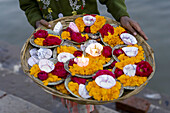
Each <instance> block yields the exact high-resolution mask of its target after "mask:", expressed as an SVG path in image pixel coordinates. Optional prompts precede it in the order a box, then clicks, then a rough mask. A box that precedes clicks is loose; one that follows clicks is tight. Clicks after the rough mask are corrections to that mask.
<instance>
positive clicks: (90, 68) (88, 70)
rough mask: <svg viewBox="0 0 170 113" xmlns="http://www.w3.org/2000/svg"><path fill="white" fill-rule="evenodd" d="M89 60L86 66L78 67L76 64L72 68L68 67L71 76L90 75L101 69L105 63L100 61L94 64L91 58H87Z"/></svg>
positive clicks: (94, 61)
mask: <svg viewBox="0 0 170 113" xmlns="http://www.w3.org/2000/svg"><path fill="white" fill-rule="evenodd" d="M88 58H89V63H88V65H87V66H85V67H84V66H83V67H80V66H79V65H78V64H76V63H75V64H73V66H69V71H70V72H71V74H72V75H73V76H74V75H75V74H79V75H92V74H94V73H95V72H97V71H98V70H102V69H103V64H102V63H103V62H105V61H100V62H96V60H94V58H93V57H88Z"/></svg>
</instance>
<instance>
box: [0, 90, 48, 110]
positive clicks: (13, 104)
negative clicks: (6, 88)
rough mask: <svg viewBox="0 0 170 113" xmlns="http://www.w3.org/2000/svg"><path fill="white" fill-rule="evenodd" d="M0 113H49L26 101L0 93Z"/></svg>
mask: <svg viewBox="0 0 170 113" xmlns="http://www.w3.org/2000/svg"><path fill="white" fill-rule="evenodd" d="M0 113H51V112H49V111H47V110H45V109H43V108H40V107H38V106H37V105H35V104H32V103H30V102H28V101H25V100H23V99H21V98H19V97H16V96H13V95H11V94H6V93H5V92H3V91H0Z"/></svg>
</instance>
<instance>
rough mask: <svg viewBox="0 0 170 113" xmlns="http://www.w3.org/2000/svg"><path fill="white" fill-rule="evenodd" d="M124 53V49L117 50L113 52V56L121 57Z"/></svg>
mask: <svg viewBox="0 0 170 113" xmlns="http://www.w3.org/2000/svg"><path fill="white" fill-rule="evenodd" d="M123 53H124V51H123V50H122V49H115V50H114V51H113V54H114V55H115V56H116V57H118V56H119V55H121V54H123Z"/></svg>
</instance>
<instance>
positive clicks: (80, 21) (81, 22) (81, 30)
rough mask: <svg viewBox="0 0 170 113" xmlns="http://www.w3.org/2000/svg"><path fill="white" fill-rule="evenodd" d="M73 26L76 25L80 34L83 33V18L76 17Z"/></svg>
mask: <svg viewBox="0 0 170 113" xmlns="http://www.w3.org/2000/svg"><path fill="white" fill-rule="evenodd" d="M75 24H76V26H77V27H78V29H79V31H80V32H83V31H84V27H85V26H86V25H85V24H84V21H83V17H78V18H77V19H76V20H75Z"/></svg>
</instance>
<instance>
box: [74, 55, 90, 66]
mask: <svg viewBox="0 0 170 113" xmlns="http://www.w3.org/2000/svg"><path fill="white" fill-rule="evenodd" d="M74 61H75V62H76V63H77V65H78V66H80V67H85V66H87V65H88V64H89V58H85V57H84V55H82V57H78V58H75V60H74Z"/></svg>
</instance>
